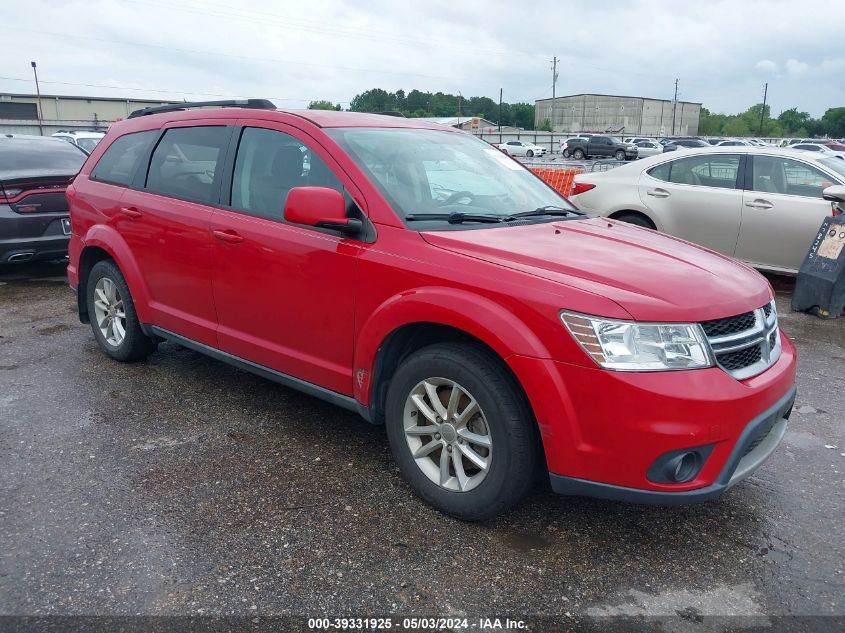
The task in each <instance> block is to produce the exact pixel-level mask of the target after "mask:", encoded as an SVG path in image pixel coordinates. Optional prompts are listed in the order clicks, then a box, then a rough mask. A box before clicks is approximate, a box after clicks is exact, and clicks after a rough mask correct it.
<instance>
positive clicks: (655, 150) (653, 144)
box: [633, 139, 663, 158]
mask: <svg viewBox="0 0 845 633" xmlns="http://www.w3.org/2000/svg"><path fill="white" fill-rule="evenodd" d="M633 143H634V145H636V146H637V148H638V149H639V151H638V153H637V157H638V158H648V157H649V156H656V155H657V154H662V153H663V146H662V145H661V144H660V143H658V142H657V141H654V140H650V139H634V141H633Z"/></svg>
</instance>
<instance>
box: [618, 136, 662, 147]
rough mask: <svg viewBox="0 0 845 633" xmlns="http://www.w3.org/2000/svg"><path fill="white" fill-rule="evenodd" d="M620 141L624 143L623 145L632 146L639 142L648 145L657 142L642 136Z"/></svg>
mask: <svg viewBox="0 0 845 633" xmlns="http://www.w3.org/2000/svg"><path fill="white" fill-rule="evenodd" d="M622 141H623V142H625V143H632V144H634V145H636V144H637V143H639V142H640V141H645V142H648V143H652V142H657V141H656V139H653V138H646V137H644V136H630V137H628V138H625V139H622Z"/></svg>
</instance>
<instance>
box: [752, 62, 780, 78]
mask: <svg viewBox="0 0 845 633" xmlns="http://www.w3.org/2000/svg"><path fill="white" fill-rule="evenodd" d="M754 68H756V69H757V70H759V71H760V72H763V73H766V74H769V75H776V74H777V73H778V70H779V68H778V65H777V64H776V63H775V62H773V61H772V60H771V59H761V60H760V61H759V62H757V63H756V64H754Z"/></svg>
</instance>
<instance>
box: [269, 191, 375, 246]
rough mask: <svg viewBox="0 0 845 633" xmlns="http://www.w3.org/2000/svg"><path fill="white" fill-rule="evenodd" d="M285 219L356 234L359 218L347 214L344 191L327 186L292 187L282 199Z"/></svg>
mask: <svg viewBox="0 0 845 633" xmlns="http://www.w3.org/2000/svg"><path fill="white" fill-rule="evenodd" d="M285 220H287V221H288V222H293V223H295V224H305V225H306V226H316V227H319V228H323V229H334V230H335V231H340V232H341V233H343V234H345V235H357V234H358V233H359V232H360V231H361V229H362V228H363V224H362V223H361V220H356V219H355V218H347V217H346V200H345V199H344V197H343V194H342V193H340V192H339V191H337V190H335V189H330V188H329V187H294V188H293V189H291V190H290V191H289V192H288V197H287V199H286V200H285Z"/></svg>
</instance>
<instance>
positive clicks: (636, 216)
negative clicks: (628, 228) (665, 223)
mask: <svg viewBox="0 0 845 633" xmlns="http://www.w3.org/2000/svg"><path fill="white" fill-rule="evenodd" d="M613 219H614V220H619V221H620V222H627V223H628V224H636V225H637V226H641V227H643V228H646V229H652V230H653V229H655V228H657V227H655V226H654V222H652V221H651V220H649V219H648V218H647V217H646V216H644V215H643V214H642V213H635V212H633V211H631V212H629V213H620V214H619V215H614V216H613Z"/></svg>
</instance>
